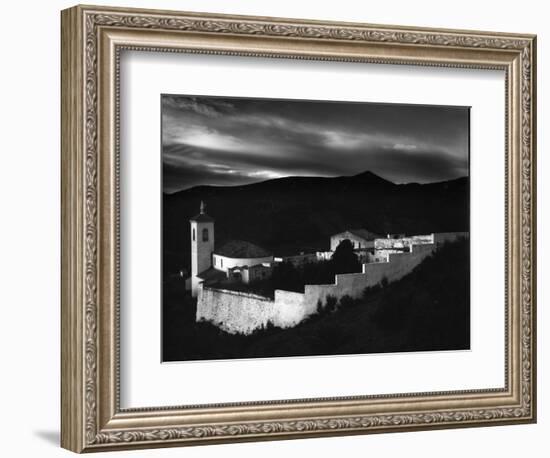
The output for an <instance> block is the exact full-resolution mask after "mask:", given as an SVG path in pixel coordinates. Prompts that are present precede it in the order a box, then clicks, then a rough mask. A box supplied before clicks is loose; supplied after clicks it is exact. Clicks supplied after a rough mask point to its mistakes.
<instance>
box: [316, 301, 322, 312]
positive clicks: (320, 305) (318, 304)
mask: <svg viewBox="0 0 550 458" xmlns="http://www.w3.org/2000/svg"><path fill="white" fill-rule="evenodd" d="M322 311H323V303H322V302H321V299H319V300H318V301H317V313H321V312H322Z"/></svg>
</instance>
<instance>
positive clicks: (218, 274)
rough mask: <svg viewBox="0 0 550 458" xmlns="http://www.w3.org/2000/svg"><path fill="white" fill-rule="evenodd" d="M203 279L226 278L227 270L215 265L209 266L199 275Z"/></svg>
mask: <svg viewBox="0 0 550 458" xmlns="http://www.w3.org/2000/svg"><path fill="white" fill-rule="evenodd" d="M197 277H199V278H200V279H201V280H204V281H206V282H211V281H219V280H223V279H224V278H226V275H225V272H223V271H221V270H216V269H214V268H213V267H209V268H208V269H206V270H203V271H202V272H201V273H200V274H198V275H197Z"/></svg>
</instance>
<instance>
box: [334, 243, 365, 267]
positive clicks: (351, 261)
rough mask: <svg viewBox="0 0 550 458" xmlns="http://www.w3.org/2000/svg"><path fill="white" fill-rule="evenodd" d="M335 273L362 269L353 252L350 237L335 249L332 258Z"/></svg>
mask: <svg viewBox="0 0 550 458" xmlns="http://www.w3.org/2000/svg"><path fill="white" fill-rule="evenodd" d="M331 262H332V266H333V269H334V273H337V274H348V273H353V272H360V271H361V264H359V260H358V259H357V256H356V255H355V253H354V252H353V245H352V244H351V242H350V241H349V240H348V239H345V240H342V241H341V242H340V244H339V245H338V246H337V247H336V250H334V253H333V255H332V258H331Z"/></svg>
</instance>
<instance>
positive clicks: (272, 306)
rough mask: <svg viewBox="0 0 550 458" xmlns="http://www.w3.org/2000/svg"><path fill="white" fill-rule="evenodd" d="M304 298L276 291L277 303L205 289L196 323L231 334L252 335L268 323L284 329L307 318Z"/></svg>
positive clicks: (202, 288) (250, 295)
mask: <svg viewBox="0 0 550 458" xmlns="http://www.w3.org/2000/svg"><path fill="white" fill-rule="evenodd" d="M303 301H304V295H303V294H300V293H294V292H290V291H281V290H276V291H275V300H270V299H269V298H266V297H263V296H258V295H256V294H250V293H243V292H239V291H230V290H224V289H215V288H209V287H204V286H202V287H201V288H200V291H199V294H198V298H197V321H200V320H206V321H209V322H211V323H213V324H215V325H216V326H218V327H220V328H221V329H223V330H224V331H226V332H229V333H231V334H236V333H240V334H251V333H252V332H254V331H255V330H257V329H262V328H265V327H267V325H268V323H270V322H271V323H272V324H273V325H275V326H278V327H281V328H288V327H291V326H295V325H296V324H298V323H299V322H300V321H302V320H303V318H304V311H303Z"/></svg>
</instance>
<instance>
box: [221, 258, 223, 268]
mask: <svg viewBox="0 0 550 458" xmlns="http://www.w3.org/2000/svg"><path fill="white" fill-rule="evenodd" d="M220 267H223V258H220Z"/></svg>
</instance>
